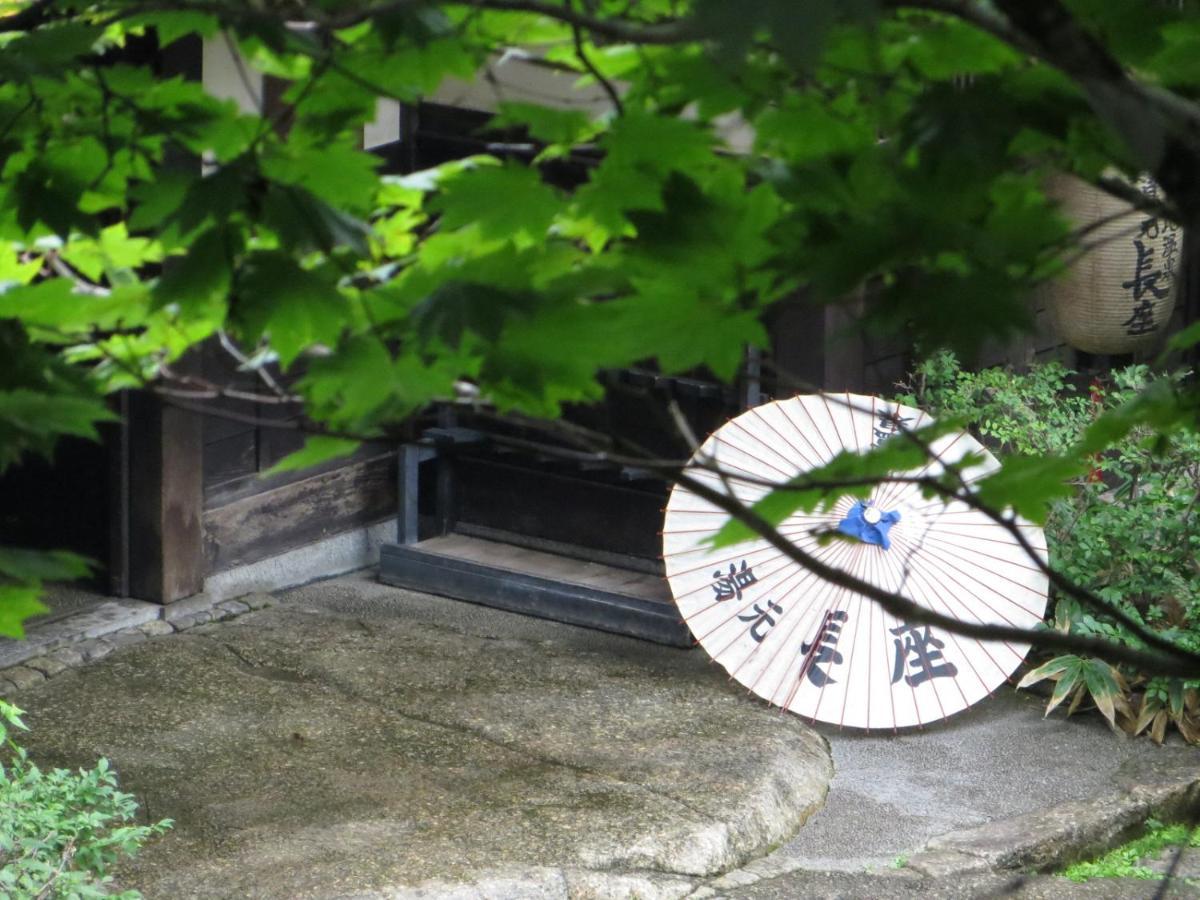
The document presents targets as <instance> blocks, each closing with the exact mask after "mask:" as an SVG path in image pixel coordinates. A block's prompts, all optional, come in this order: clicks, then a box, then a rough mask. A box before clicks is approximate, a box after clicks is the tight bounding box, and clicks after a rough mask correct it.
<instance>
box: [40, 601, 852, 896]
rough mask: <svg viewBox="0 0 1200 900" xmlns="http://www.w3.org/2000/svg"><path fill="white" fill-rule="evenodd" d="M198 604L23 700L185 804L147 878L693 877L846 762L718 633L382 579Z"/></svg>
mask: <svg viewBox="0 0 1200 900" xmlns="http://www.w3.org/2000/svg"><path fill="white" fill-rule="evenodd" d="M193 616H194V614H193V613H189V614H188V616H187V617H186V618H185V619H184V620H183V621H185V622H189V623H191V626H190V627H189V628H188V629H187V630H185V631H183V632H181V633H177V634H170V635H163V636H159V637H156V638H152V639H147V638H146V636H145V635H142V639H141V640H140V641H137V642H135V643H131V644H129V645H128V646H123V647H121V646H117V642H115V641H113V640H112V639H111V638H105V640H106V641H107V642H108V643H109V644H110V645H112V647H113V648H114V649H112V650H110V651H108V654H107V656H105V657H104V658H103V659H100V660H97V661H93V662H91V663H87V664H86V665H85V666H83V667H81V668H76V669H68V670H66V671H63V672H61V673H59V674H58V675H56V676H54V677H52V678H50V679H49V680H42V681H40V682H39V683H36V684H34V685H33V686H32V687H27V688H25V689H23V690H22V691H20V693H19V697H18V699H19V702H20V705H21V706H22V707H24V708H25V709H26V710H27V713H26V716H25V719H26V721H27V722H28V724H29V726H30V728H31V731H30V732H29V734H28V735H27V736H26V737H24V738H23V743H24V744H25V745H26V746H27V748H28V749H29V751H30V754H31V755H32V756H33V758H34V759H35V760H37V761H39V762H41V763H43V764H46V765H61V766H68V767H74V766H78V765H85V764H90V763H91V762H93V761H94V760H95V758H96V757H98V756H101V755H103V756H106V757H108V758H109V759H110V760H111V761H112V763H113V766H114V768H115V769H116V771H117V772H118V773H119V775H120V778H121V783H122V787H123V788H125V789H126V790H129V791H131V792H133V793H134V794H135V795H136V796H137V797H138V798H139V800H140V801H141V804H142V807H143V810H144V811H145V812H146V814H147V815H148V816H151V817H155V818H157V817H161V816H169V817H171V818H173V819H175V821H176V825H175V828H174V829H173V830H172V831H171V832H170V833H168V834H167V835H166V836H165V837H164V838H162V839H160V840H157V841H155V842H154V843H153V844H152V845H150V846H148V847H147V848H145V849H144V851H143V852H142V853H141V854H140V855H139V857H138V858H137V859H136V860H134V861H133V862H132V863H130V864H129V865H127V866H125V867H124V868H123V869H122V870H121V872H120V873H119V878H120V880H121V883H122V885H125V886H132V887H137V888H138V889H140V890H142V891H144V892H145V894H146V895H147V897H149V898H151V900H153V898H156V897H169V898H175V897H251V896H253V897H275V898H302V897H343V896H346V897H349V896H363V897H367V896H394V895H396V892H397V891H402V890H419V891H421V892H423V894H424V895H426V896H428V895H429V894H430V893H431V892H432V893H437V894H449V895H451V896H453V895H454V894H455V892H456V891H459V890H470V891H476V892H482V893H483V894H484V895H492V894H495V893H496V892H501V893H503V892H508V893H509V895H511V896H529V895H531V893H536V892H538V891H541V890H543V888H544V889H545V890H548V891H551V893H550V894H549V895H548V896H554V895H555V894H554V891H557V890H558V889H559V888H561V889H562V891H566V892H567V893H569V894H570V895H572V896H611V897H621V896H632V895H633V894H636V893H640V894H642V895H646V896H654V895H657V896H683V895H684V894H686V893H689V892H690V891H691V890H692V889H693V888H694V887H695V885H696V884H697V883H698V880H699V879H703V878H705V877H708V876H712V875H715V874H718V873H720V872H724V871H727V870H729V869H732V868H735V867H737V866H739V865H741V864H743V863H744V862H746V861H748V860H749V859H752V858H754V857H756V856H759V855H761V854H762V853H763V852H764V851H766V850H767V849H769V848H770V847H772V846H778V845H780V844H782V843H784V842H785V841H786V840H787V839H789V838H790V837H792V836H793V835H794V834H795V833H796V831H797V830H798V829H799V828H800V827H801V825H802V824H803V822H804V821H805V820H806V819H807V817H808V816H809V815H811V814H812V812H813V811H815V810H816V809H817V808H819V806H820V804H821V802H822V800H823V799H824V796H825V792H826V789H827V786H828V782H829V778H830V777H831V775H832V767H831V764H830V759H829V750H828V745H827V743H826V741H825V740H824V738H822V737H821V736H819V735H818V734H817V733H816V732H814V731H813V730H812V729H811V728H809V727H808V726H807V725H805V724H804V723H802V722H800V721H798V720H796V719H795V718H794V717H790V716H781V715H779V714H778V713H777V712H775V711H772V710H770V709H768V708H766V707H765V706H763V705H762V704H759V703H758V702H756V701H754V700H753V699H751V698H749V697H747V696H746V694H745V692H744V691H742V690H740V689H738V688H736V687H735V686H733V685H731V684H730V683H729V682H728V680H727V679H726V678H725V677H724V675H723V674H722V673H721V672H720V671H719V670H717V669H716V668H715V667H714V666H711V665H709V664H708V663H707V661H706V659H705V657H704V656H703V655H702V654H700V653H694V652H688V651H682V650H674V649H671V648H664V647H658V646H656V645H652V644H646V643H644V642H641V641H636V640H632V639H628V638H623V637H618V636H615V635H607V634H602V633H599V632H592V631H586V630H583V629H578V628H572V627H567V626H562V625H558V624H555V623H550V622H545V621H541V620H536V619H530V618H525V617H521V616H514V615H510V614H507V613H502V612H499V611H496V610H490V609H485V608H482V607H470V606H466V605H464V604H460V603H454V602H452V601H446V600H441V599H439V598H434V597H428V596H425V595H419V594H413V593H410V592H406V591H401V590H398V589H395V588H390V587H385V586H382V585H378V584H375V583H373V582H371V581H369V580H365V579H362V578H357V579H337V580H334V581H330V582H325V583H322V584H319V585H313V586H310V587H307V588H302V589H298V590H293V591H288V592H285V593H283V594H281V595H280V597H279V602H278V604H277V605H275V606H273V607H270V608H266V609H260V610H257V611H254V612H249V613H243V614H242V615H240V616H236V617H234V618H232V619H231V620H229V621H223V622H208V623H204V624H199V623H197V622H194V621H193V619H192V617H193ZM173 621H175V622H178V621H180V620H179V619H174V620H173ZM80 655H81V656H82V655H83V654H80ZM564 886H566V887H564Z"/></svg>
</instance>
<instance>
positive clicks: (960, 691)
mask: <svg viewBox="0 0 1200 900" xmlns="http://www.w3.org/2000/svg"><path fill="white" fill-rule="evenodd" d="M898 562H899V561H898V560H897V561H894V564H898ZM909 574H910V575H911V576H912V578H913V580H914V581H915V580H916V579H917V574H918V573H917V570H916V569H915V568H911V567H910V568H909ZM922 580H923V579H922ZM911 593H912V594H913V595H914V596H913V598H912V599H913V601H914V602H916V596H915V595H916V591H912V592H911ZM922 593H923V594H925V593H926V592H925V591H922ZM938 599H939V601H942V607H943V609H944V611H945V612H946V614H947V615H954V612H953V610H952V609H951V608H950V607H949V606H947V605H946V604H945V602H944V601H943V600H942V597H941V596H940V595H939V596H938ZM923 605H928V606H929V608H931V609H932V608H933V604H931V603H930V604H923ZM958 618H961V616H959V617H958ZM948 636H949V638H950V639H951V640H952V641H953V643H954V646H955V648H956V649H957V651H958V653H959V656H960V657H961V658H962V659H963V660H965V661H966V664H967V666H969V667H970V669H971V674H973V675H974V676H975V678H976V679H977V680H978V681H979V683H980V685H981V686H982V687H983V689H984V692H985V693H986V692H987V683H986V682H985V681H984V680H983V678H981V677H980V675H979V672H978V671H977V670H976V669H975V664H974V662H973V661H972V660H971V656H970V654H969V653H965V652H964V651H963V648H962V646H961V645H960V644H959V643H958V640H957V637H956V636H955V634H954V633H953V632H948ZM992 662H993V663H995V660H992ZM1001 677H1002V678H1003V677H1007V673H1002V675H1001ZM951 681H953V682H954V687H955V688H956V689H957V690H958V695H959V697H960V698H961V700H962V706H961V707H959V708H960V709H966V708H967V707H968V706H970V705H971V704H970V703H969V702H968V701H967V695H966V692H965V691H963V689H962V685H961V684H959V683H958V678H957V677H953V678H951ZM931 683H932V682H931ZM913 690H916V688H915V687H914V688H913ZM933 693H934V696H935V697H936V698H937V701H938V709H939V710H940V711H941V713H942V716H943V718H944V717H945V715H946V708H945V705H944V704H943V703H942V698H941V696H940V694H939V692H938V686H937V684H936V683H934V684H933ZM956 711H957V710H956Z"/></svg>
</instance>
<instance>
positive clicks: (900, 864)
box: [888, 853, 908, 869]
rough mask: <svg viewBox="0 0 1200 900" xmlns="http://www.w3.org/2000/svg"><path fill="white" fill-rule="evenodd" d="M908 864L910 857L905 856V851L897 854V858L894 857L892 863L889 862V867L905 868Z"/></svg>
mask: <svg viewBox="0 0 1200 900" xmlns="http://www.w3.org/2000/svg"><path fill="white" fill-rule="evenodd" d="M907 865H908V857H907V856H905V855H904V854H903V853H901V854H900V855H899V856H897V857H896V858H895V859H893V860H892V861H891V862H890V863H888V868H889V869H903V868H904V867H905V866H907Z"/></svg>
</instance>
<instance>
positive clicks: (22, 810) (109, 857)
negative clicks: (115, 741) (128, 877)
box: [0, 700, 172, 900]
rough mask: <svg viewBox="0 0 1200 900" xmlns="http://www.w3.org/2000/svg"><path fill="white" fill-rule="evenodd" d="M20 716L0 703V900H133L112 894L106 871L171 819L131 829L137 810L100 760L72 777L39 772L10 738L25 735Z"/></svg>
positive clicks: (130, 893) (125, 894) (131, 895)
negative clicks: (0, 750)
mask: <svg viewBox="0 0 1200 900" xmlns="http://www.w3.org/2000/svg"><path fill="white" fill-rule="evenodd" d="M21 712H22V710H20V709H18V708H17V707H15V706H13V705H11V704H9V703H6V702H4V701H3V700H0V745H3V747H4V749H5V750H6V751H8V752H9V753H10V754H11V755H10V759H9V761H8V764H7V765H4V764H3V763H0V897H5V898H7V897H13V898H16V897H22V898H26V897H28V898H38V900H49V898H57V897H62V898H81V900H88V898H92V897H120V898H126V900H133V898H138V897H140V896H141V894H139V893H138V892H137V891H124V892H122V893H119V894H112V893H111V892H110V890H109V888H110V887H111V877H110V876H109V875H108V874H107V872H108V869H109V867H110V866H112V864H113V863H114V862H116V861H117V859H119V858H120V857H121V855H123V854H132V853H134V852H135V851H136V850H137V849H138V848H139V847H140V846H141V845H142V843H143V842H145V841H146V839H147V838H149V837H151V836H152V835H156V834H161V833H162V832H164V831H166V830H167V829H168V828H170V827H171V824H172V823H171V820H170V819H163V820H162V821H160V822H156V823H155V824H153V825H136V824H132V823H133V821H134V816H135V814H136V812H137V803H136V802H135V801H134V798H133V797H132V796H131V795H130V794H124V793H121V792H120V791H119V790H117V779H116V775H115V774H114V773H113V771H112V769H111V768H110V767H109V764H108V760H106V759H101V760H100V761H99V762H98V763H97V764H96V767H95V768H94V769H91V770H85V769H80V770H79V771H78V772H70V771H68V770H66V769H54V770H52V771H49V772H46V771H43V770H41V769H40V768H38V766H36V765H35V764H34V763H32V762H30V760H29V757H28V755H27V754H26V752H25V750H24V749H23V748H21V747H20V746H18V745H17V743H16V742H15V741H14V740H13V739H12V737H11V730H12V729H14V728H16V729H24V728H25V724H24V723H23V722H22V721H21V718H20V715H21Z"/></svg>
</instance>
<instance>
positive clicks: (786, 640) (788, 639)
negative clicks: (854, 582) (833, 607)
mask: <svg viewBox="0 0 1200 900" xmlns="http://www.w3.org/2000/svg"><path fill="white" fill-rule="evenodd" d="M851 550H853V548H847V549H846V552H845V553H843V554H841V555H840V556H839V561H840V560H841V559H843V558H845V557H846V556H848V555H849V553H850V551H851ZM800 571H802V572H804V573H805V577H804V578H803V580H802V581H801V582H800V583H798V584H796V585H795V586H793V588H792V589H791V591H789V593H788V596H789V598H790V596H791V594H792V593H794V592H795V591H796V590H798V589H799V588H800V585H801V584H807V583H808V582H809V581H812V580H816V581H820V579H819V578H818V577H817V576H816V574H815V573H813V572H811V571H809V570H807V569H801V570H800ZM795 608H796V607H792V609H795ZM800 609H802V610H803V611H804V612H803V614H802V615H801V616H800V617H799V618H798V619H796V620H795V624H793V625H792V627H791V630H790V631H788V633H787V635H786V636H784V637H783V638H782V639H779V638H776V639H774V640H772V638H774V636H775V635H777V634H783V629H782V628H780V627H778V625H777V626H776V627H775V628H772V629H771V632H770V634H768V635H767V637H766V638H765V639H764V640H763V642H762V643H761V644H759V645H758V646H756V647H755V648H754V649H753V650H751V651H750V653H748V654H747V655H746V657H745V658H744V659H743V660H742V661H741V662H740V663H738V664H737V668H735V669H734V670H733V671H734V672H735V673H736V672H738V671H740V670H741V668H742V667H743V666H744V665H745V664H746V663H747V662H749V661H750V659H751V658H752V657H753V656H755V655H757V653H758V651H759V650H761V649H762V648H763V647H764V646H765V645H766V644H767V642H768V641H770V642H771V644H772V645H773V646H774V645H778V646H775V651H774V653H772V654H771V658H770V659H768V660H767V663H766V665H765V666H764V667H763V669H762V671H761V672H760V673H759V675H758V677H757V678H755V680H754V681H753V682H751V683H750V684H749V685H747V687H749V689H750V690H751V691H753V692H754V693H756V694H758V695H759V696H760V697H763V699H765V700H766V701H767V702H768V703H771V702H773V701H772V699H771V697H768V696H766V695H765V694H761V693H759V691H758V690H757V687H758V682H759V681H760V680H761V679H762V677H763V676H764V675H766V673H767V672H769V671H771V667H772V666H773V665H774V663H775V659H776V657H777V656H778V655H779V654H780V653H781V652H782V651H783V650H784V649H785V648H786V647H788V646H789V645H792V644H793V637H794V635H795V633H796V630H797V629H798V628H799V627H800V624H801V623H802V622H803V621H804V620H805V618H806V617H807V615H808V612H809V611H811V610H813V609H815V607H814V606H813V605H812V604H811V603H810V604H808V605H807V606H804V607H800ZM787 614H788V613H787V611H784V613H783V614H782V615H781V616H780V620H779V624H782V622H783V619H784V618H786V617H787ZM772 696H773V694H772Z"/></svg>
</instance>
